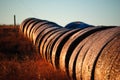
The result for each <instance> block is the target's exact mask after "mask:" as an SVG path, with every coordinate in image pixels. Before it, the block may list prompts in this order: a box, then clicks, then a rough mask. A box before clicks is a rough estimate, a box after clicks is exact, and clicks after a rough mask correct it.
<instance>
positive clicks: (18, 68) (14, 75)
mask: <svg viewBox="0 0 120 80" xmlns="http://www.w3.org/2000/svg"><path fill="white" fill-rule="evenodd" d="M18 27H19V26H17V27H13V26H6V25H3V26H0V80H69V78H68V77H67V75H66V74H65V73H64V72H62V71H60V70H56V69H54V67H53V66H52V65H51V64H49V63H48V62H46V61H45V60H44V59H42V57H41V56H40V54H39V53H38V52H37V51H36V48H35V46H34V45H33V44H32V42H31V41H30V40H29V39H27V38H26V37H24V35H23V34H22V33H21V32H19V28H18Z"/></svg>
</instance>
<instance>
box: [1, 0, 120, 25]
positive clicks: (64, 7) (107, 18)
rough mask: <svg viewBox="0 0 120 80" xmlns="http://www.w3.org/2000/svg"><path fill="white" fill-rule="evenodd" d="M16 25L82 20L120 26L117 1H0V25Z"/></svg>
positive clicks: (60, 23) (119, 12)
mask: <svg viewBox="0 0 120 80" xmlns="http://www.w3.org/2000/svg"><path fill="white" fill-rule="evenodd" d="M14 14H15V15H16V20H17V24H21V22H22V21H23V20H24V19H26V18H29V17H35V18H39V19H44V20H49V21H53V22H55V23H57V24H59V25H62V26H65V25H66V24H68V23H70V22H74V21H82V22H85V23H88V24H91V25H106V26H109V25H117V26H120V0H0V24H13V23H14V22H13V20H14V17H13V16H14Z"/></svg>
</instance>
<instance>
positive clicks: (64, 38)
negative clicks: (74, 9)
mask: <svg viewBox="0 0 120 80" xmlns="http://www.w3.org/2000/svg"><path fill="white" fill-rule="evenodd" d="M72 26H73V25H72ZM20 30H21V31H22V32H23V33H24V35H25V36H26V37H28V38H29V39H30V40H31V41H33V44H34V45H35V46H36V48H37V49H38V51H39V53H40V54H41V55H42V57H43V58H44V59H46V60H47V61H48V62H49V63H51V64H52V65H53V66H54V67H55V68H56V69H61V70H63V71H65V72H66V73H67V74H68V76H69V77H70V78H71V79H73V80H120V27H100V26H99V27H98V26H97V27H94V26H87V27H86V26H85V27H82V28H80V27H79V28H69V25H67V27H62V26H60V25H58V24H56V23H54V22H50V21H47V20H41V19H36V18H28V19H26V20H24V21H23V22H22V23H21V25H20Z"/></svg>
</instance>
